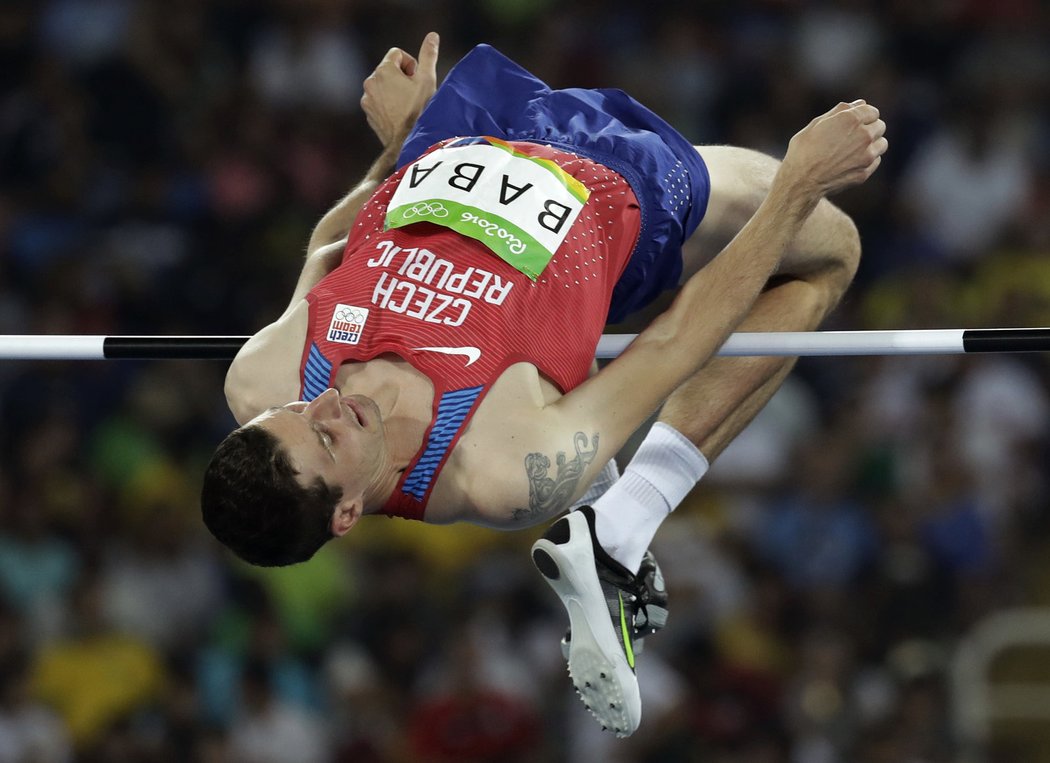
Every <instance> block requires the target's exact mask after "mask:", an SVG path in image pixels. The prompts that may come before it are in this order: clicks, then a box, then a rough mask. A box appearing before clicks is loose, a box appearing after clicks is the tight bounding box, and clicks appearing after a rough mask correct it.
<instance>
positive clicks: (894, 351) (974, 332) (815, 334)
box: [0, 328, 1050, 360]
mask: <svg viewBox="0 0 1050 763" xmlns="http://www.w3.org/2000/svg"><path fill="white" fill-rule="evenodd" d="M635 336H637V335H636V334H605V335H603V336H602V337H601V340H600V341H599V342H598V348H597V351H596V352H595V357H598V358H615V357H616V356H617V355H619V354H620V353H621V352H623V351H624V350H625V349H626V348H627V345H629V344H630V343H631V342H632V341H633V340H634V338H635ZM247 340H248V337H246V336H104V335H68V334H67V335H55V334H7V335H0V360H116V359H138V360H146V359H197V360H206V359H219V360H222V359H226V360H228V359H230V358H232V357H233V356H234V355H236V354H237V351H238V350H239V349H240V348H241V345H243V344H244V343H245V342H246V341H247ZM1046 351H1050V328H1001V329H907V330H897V331H783V332H740V333H736V334H732V335H731V336H730V337H729V339H727V340H726V342H725V344H724V345H722V348H721V349H720V350H719V351H718V354H719V355H721V356H725V357H742V356H763V355H764V356H818V355H823V356H835V355H955V354H961V353H978V352H1046Z"/></svg>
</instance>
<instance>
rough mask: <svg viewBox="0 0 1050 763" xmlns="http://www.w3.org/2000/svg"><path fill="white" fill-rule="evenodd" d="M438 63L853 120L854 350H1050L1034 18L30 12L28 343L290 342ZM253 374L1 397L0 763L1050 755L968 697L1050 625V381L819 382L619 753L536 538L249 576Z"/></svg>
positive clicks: (314, 1)
mask: <svg viewBox="0 0 1050 763" xmlns="http://www.w3.org/2000/svg"><path fill="white" fill-rule="evenodd" d="M430 29H436V30H438V31H439V32H440V33H441V35H442V59H441V68H442V70H447V68H448V66H450V65H451V64H452V63H453V62H455V61H456V60H457V59H458V58H459V57H460V56H461V55H462V54H463V53H464V52H465V51H466V50H468V49H469V48H470V47H471V46H473V45H474V44H476V43H478V42H489V43H491V44H493V45H495V46H496V47H498V48H500V49H501V50H503V51H504V52H505V53H507V54H508V55H510V56H511V57H513V58H516V59H517V60H519V61H520V62H521V63H522V64H523V65H525V66H526V67H528V68H530V69H531V70H532V71H534V72H535V73H536V74H537V75H539V76H541V77H543V78H545V79H546V80H547V81H548V82H550V83H551V84H552V85H554V86H565V87H568V86H593V87H620V88H623V89H625V90H628V91H629V92H631V93H632V94H633V95H635V96H636V97H637V98H638V99H639V100H641V101H642V102H644V103H646V104H647V105H649V106H650V107H651V108H653V109H654V110H655V111H657V112H658V113H661V114H662V115H664V116H665V117H666V118H667V119H668V120H669V121H671V122H672V123H673V124H674V125H675V126H676V127H678V128H679V129H680V130H681V131H682V132H683V133H684V134H685V135H686V136H687V137H689V138H690V139H691V140H692V141H693V142H695V143H698V144H702V143H729V144H735V145H743V146H748V147H752V148H758V149H761V150H764V151H766V152H768V153H770V154H773V155H782V153H783V151H784V148H785V146H786V143H787V140H788V139H789V138H790V136H791V135H792V134H793V133H794V132H795V131H796V130H797V129H798V128H800V127H801V126H802V125H803V124H805V123H806V122H807V121H808V120H809V119H810V118H811V117H812V116H814V115H815V114H818V113H822V112H823V111H825V110H826V109H827V108H829V107H830V106H831V105H833V104H834V103H836V102H838V101H841V100H844V101H850V100H853V99H854V98H858V97H863V98H866V99H867V100H869V101H870V102H872V103H875V104H877V105H878V106H879V108H880V109H881V110H882V114H883V117H884V119H885V121H886V122H887V124H888V125H889V132H888V137H889V140H890V153H889V154H888V155H887V157H886V160H885V162H884V163H883V165H882V167H881V168H880V170H879V171H878V173H877V174H876V176H875V177H874V178H873V179H872V180H871V181H869V182H868V183H867V184H866V185H864V186H863V187H861V188H860V189H856V190H853V191H850V192H848V193H847V194H844V195H843V196H841V197H840V198H839V199H838V203H839V204H840V205H841V206H842V207H843V208H844V209H845V210H846V211H847V212H849V213H850V214H851V215H852V216H853V218H854V219H855V220H856V222H857V224H858V226H859V228H860V230H861V235H862V238H863V243H864V252H865V253H864V261H863V264H862V266H861V271H860V273H859V275H858V278H857V282H856V285H855V287H854V288H853V289H852V291H851V292H850V294H849V295H848V296H847V299H846V301H845V302H844V304H843V305H842V306H841V307H840V309H839V310H838V311H837V312H836V314H835V315H834V316H833V319H832V322H831V323H830V324H829V325H828V326H827V327H828V328H843V329H864V328H867V329H875V328H935V327H956V326H959V327H963V326H965V327H994V326H1039V325H1042V324H1045V323H1047V318H1046V316H1047V315H1050V257H1048V255H1050V46H1047V44H1046V40H1047V39H1050V7H1048V6H1047V4H1046V3H1045V2H1042V0H936V1H935V2H911V1H910V0H891V2H876V1H875V0H839V1H838V2H830V1H828V2H821V1H820V0H748V1H747V2H730V1H729V0H712V1H711V2H693V3H686V2H670V1H668V0H653V1H652V2H647V3H636V2H627V1H626V0H618V1H615V0H613V1H610V0H604V1H601V2H599V1H598V0H582V1H581V2H576V3H571V4H568V3H557V2H554V0H435V1H434V2H420V1H419V0H385V1H384V2H379V0H178V2H161V1H160V0H5V2H3V3H2V4H0V79H2V83H3V84H2V87H0V333H3V334H17V333H70V334H76V333H80V334H122V333H123V334H248V333H251V332H253V331H254V330H256V329H257V328H259V327H260V326H262V325H264V324H265V323H267V322H269V321H270V320H272V319H273V318H274V317H275V316H276V315H277V314H279V312H280V311H281V310H282V309H283V307H284V305H285V303H286V300H287V298H288V295H289V294H290V291H291V287H292V285H293V283H294V280H295V278H296V276H297V274H298V271H299V267H300V265H301V262H302V254H303V251H304V247H305V243H306V240H307V237H308V234H309V230H310V228H311V226H312V225H313V223H314V222H316V220H317V219H318V218H319V217H320V215H321V214H322V213H323V212H324V211H325V210H326V209H327V207H328V206H329V205H330V204H331V203H333V202H334V201H335V200H336V199H337V198H339V197H340V196H341V195H342V194H343V193H345V191H346V190H347V189H348V188H349V187H350V186H351V185H352V184H353V183H355V182H356V180H357V179H358V178H359V177H360V175H361V174H362V173H363V171H364V170H365V168H366V167H367V166H368V164H369V163H370V162H371V160H372V158H373V157H374V156H375V155H376V153H377V150H378V142H377V141H376V139H375V138H374V137H373V136H372V135H371V133H370V132H369V130H368V128H367V126H366V124H365V120H364V118H363V116H362V114H361V113H360V109H359V105H358V99H359V98H360V93H361V81H362V80H363V78H364V77H365V76H367V74H368V73H369V71H370V70H371V67H372V66H373V65H374V64H375V63H376V62H377V61H378V60H379V59H380V58H381V57H382V55H383V53H384V52H385V51H386V49H387V48H388V47H390V46H392V45H398V46H401V47H405V48H407V49H408V50H410V51H414V50H415V49H416V48H417V46H418V44H419V41H420V40H421V39H422V37H423V34H424V33H425V32H426V31H428V30H430ZM440 73H441V72H440V71H439V74H440ZM224 371H225V364H224V363H222V362H219V361H165V362H131V361H120V362H117V361H111V362H106V363H88V362H79V363H74V362H39V363H28V362H10V361H0V435H2V436H0V451H2V459H0V517H2V519H0V763H8V762H14V761H17V762H19V763H29V762H32V763H52V762H60V761H73V760H76V761H151V762H153V761H159V762H161V763H163V762H164V761H201V762H207V761H232V762H234V763H271V761H272V762H274V763H276V762H278V761H281V762H286V761H297V762H299V763H326V762H327V761H332V762H333V763H334V762H338V761H351V760H352V761H363V762H367V761H376V762H377V763H380V762H381V763H407V762H409V761H421V762H423V763H439V762H440V763H444V762H446V761H447V762H449V763H451V762H452V761H457V762H465V763H488V762H489V761H500V762H501V763H517V762H520V763H532V762H533V761H536V762H539V761H543V762H546V761H553V762H555V763H557V762H558V761H584V762H585V763H586V762H588V761H609V762H610V763H616V762H618V761H623V762H625V763H626V762H635V761H637V762H639V763H649V762H651V763H657V762H661V763H662V762H664V761H668V762H671V763H674V762H677V761H682V762H687V761H688V762H690V763H692V762H693V761H701V760H702V761H712V762H716V763H897V762H904V763H955V762H956V761H977V760H987V761H996V762H997V763H1007V762H1009V761H1025V762H1027V761H1038V760H1045V759H1046V758H1040V757H1039V755H1040V754H1041V753H1040V752H1039V751H1040V750H1045V749H1050V720H1045V721H1043V722H1042V723H1034V724H1029V725H1024V724H1021V725H1016V724H1015V725H1014V726H1010V727H1009V728H1008V729H1007V730H1006V731H998V730H997V731H995V733H994V734H993V735H992V737H991V739H990V741H989V742H988V743H987V744H982V743H981V741H982V740H980V739H977V738H975V737H974V734H973V731H974V730H973V729H972V728H967V727H966V726H965V725H964V724H960V723H958V722H957V717H958V713H957V709H958V707H959V706H960V703H962V702H963V701H964V698H962V697H961V696H960V692H962V689H960V688H959V686H958V685H957V683H958V682H956V681H953V679H952V677H953V675H954V674H955V673H954V669H953V666H954V665H955V664H956V659H957V656H958V653H959V647H960V644H962V643H965V641H966V639H967V638H968V636H969V635H970V634H972V633H973V632H975V631H974V629H975V628H979V627H980V624H981V623H984V622H988V620H989V618H994V617H995V616H996V614H997V613H1002V612H1004V611H1007V610H1012V609H1014V608H1017V607H1036V606H1043V605H1050V575H1048V574H1047V564H1046V562H1045V559H1046V558H1048V557H1047V554H1046V552H1047V550H1050V483H1048V479H1047V474H1046V469H1045V468H1044V464H1045V463H1046V461H1047V456H1048V455H1050V454H1048V446H1050V437H1048V432H1050V430H1048V427H1047V423H1048V419H1050V386H1048V383H1050V364H1048V363H1047V361H1046V357H1045V356H1043V355H989V356H972V355H971V356H945V357H923V358H908V357H906V358H853V359H850V358H834V359H820V360H817V359H809V360H803V361H802V362H800V364H799V366H798V370H797V372H796V373H795V374H794V375H793V376H792V377H791V379H790V380H789V382H788V384H787V385H786V386H785V388H784V389H783V391H782V392H781V393H780V394H778V395H777V397H776V398H775V399H774V400H773V402H772V403H771V404H770V406H769V407H768V408H767V409H766V411H764V412H763V413H762V414H761V416H760V417H759V419H758V420H757V421H756V422H755V424H754V425H753V426H752V428H750V429H749V430H748V431H747V432H745V434H744V435H743V436H742V437H741V438H740V439H739V440H738V441H737V442H736V443H734V445H733V446H732V447H731V448H730V449H729V450H728V451H727V452H726V453H725V454H724V456H723V458H722V459H720V460H719V462H718V463H717V464H716V465H715V467H714V469H713V470H712V472H711V474H710V476H709V478H707V479H705V481H704V482H703V483H702V484H701V486H700V487H698V488H697V490H696V491H695V492H694V493H693V495H692V496H690V498H689V500H688V502H687V504H686V505H684V506H683V507H681V508H680V509H679V510H678V511H677V512H676V513H675V514H674V515H673V516H672V518H671V519H670V520H669V521H668V523H667V525H666V526H665V528H664V529H663V530H662V531H661V534H660V536H659V537H658V539H657V541H656V545H655V547H654V548H655V551H656V552H657V555H658V557H659V558H660V559H661V562H662V564H663V566H664V572H665V574H666V576H667V578H668V581H669V584H670V587H671V595H672V611H671V618H670V622H669V625H668V627H667V628H666V629H665V630H664V631H663V632H662V633H660V634H659V635H658V636H657V637H654V638H652V639H649V642H650V643H647V644H646V649H645V652H644V653H643V654H642V655H641V657H640V658H639V665H640V668H639V670H640V680H641V684H642V690H643V698H644V708H645V709H644V721H643V725H642V728H641V729H640V731H639V732H638V733H637V734H636V735H635V736H634V737H632V738H631V739H629V740H625V741H618V740H614V739H613V738H612V737H610V736H608V735H603V734H602V733H601V732H600V730H599V729H598V728H597V726H596V725H595V724H594V723H593V721H592V719H591V718H590V717H589V716H588V715H587V714H586V713H585V712H584V711H583V709H582V707H580V706H579V705H578V703H577V701H576V699H575V697H574V696H573V694H572V691H571V686H570V683H569V680H568V678H567V676H566V675H565V668H564V662H563V660H562V657H561V654H560V651H559V648H558V641H559V639H560V638H561V635H562V632H563V629H564V626H565V622H564V615H563V613H562V612H561V611H560V610H559V608H558V607H557V602H556V600H555V599H554V597H553V596H552V595H550V593H549V591H548V590H547V589H546V587H545V586H544V584H543V583H542V582H541V581H540V579H539V577H538V576H537V575H536V574H535V573H534V571H533V570H532V567H531V565H530V563H529V559H528V553H527V549H528V547H529V544H530V543H531V542H532V540H534V538H535V536H536V535H538V534H539V532H541V529H540V528H537V529H536V530H535V531H525V532H519V533H514V534H500V533H496V532H493V531H487V530H481V529H478V528H472V527H467V526H462V527H459V526H457V527H451V528H437V527H433V528H431V527H422V526H416V525H414V524H412V523H407V522H403V521H401V520H385V519H375V520H372V521H370V522H366V523H363V524H362V526H361V527H360V528H358V529H355V531H354V533H352V537H350V538H347V539H344V540H343V541H341V542H339V543H332V544H329V545H328V546H327V547H326V548H325V549H323V550H322V552H321V553H319V554H318V556H317V557H316V558H315V559H314V560H313V561H311V562H310V563H309V564H306V565H302V566H299V567H294V568H290V569H286V570H266V571H262V570H257V569H251V568H248V567H246V566H244V565H241V564H238V563H235V562H234V561H233V560H232V559H231V557H230V556H229V555H227V554H226V553H225V552H224V551H223V550H222V549H221V548H219V547H218V545H217V544H216V543H215V542H214V541H213V540H212V539H211V538H210V536H208V535H207V533H206V531H204V530H203V528H202V525H201V522H200V520H199V513H198V506H197V491H198V485H199V480H200V475H201V472H202V469H203V465H204V463H206V460H207V458H208V457H209V455H210V452H211V450H212V449H213V447H214V446H215V444H216V443H217V442H218V441H219V440H220V439H221V437H222V436H224V435H225V433H226V432H227V431H228V430H229V429H230V428H232V426H233V421H232V419H231V418H230V415H229V413H228V411H227V410H226V407H225V401H224V399H223V395H222V381H223V375H224ZM365 525H368V526H367V527H366V526H365ZM1025 659H1026V658H1020V662H1019V663H1017V664H1014V665H1012V666H1011V665H1009V664H1007V668H1004V670H1007V669H1008V670H1007V672H1008V673H1010V674H1011V675H1020V676H1025V675H1033V674H1038V673H1039V670H1038V666H1037V665H1035V663H1032V662H1030V661H1029V662H1026V661H1025ZM1015 662H1016V660H1015ZM1007 663H1009V660H1007ZM1042 664H1045V657H1044V658H1043V663H1042ZM1042 673H1043V674H1046V673H1047V671H1046V670H1045V668H1044V669H1043V670H1042ZM971 688H972V687H971ZM962 693H963V694H964V693H965V692H962Z"/></svg>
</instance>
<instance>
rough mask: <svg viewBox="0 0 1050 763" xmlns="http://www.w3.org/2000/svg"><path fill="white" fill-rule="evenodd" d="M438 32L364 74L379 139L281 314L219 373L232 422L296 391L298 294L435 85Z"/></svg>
mask: <svg viewBox="0 0 1050 763" xmlns="http://www.w3.org/2000/svg"><path fill="white" fill-rule="evenodd" d="M437 57H438V37H437V35H436V34H435V33H433V32H431V33H430V34H428V35H427V36H426V38H425V39H424V40H423V45H422V47H421V48H420V53H419V60H418V61H417V60H416V59H415V58H414V57H413V56H412V55H411V54H409V53H406V52H405V51H403V50H401V49H400V48H391V49H390V50H389V51H388V52H387V54H386V55H385V56H384V57H383V60H382V61H381V62H380V63H379V65H378V66H377V67H376V68H375V71H373V72H372V74H371V75H370V76H369V77H368V79H366V80H365V83H364V91H365V92H364V95H363V96H362V98H361V107H362V108H363V109H364V112H365V116H366V117H367V119H368V124H369V126H370V127H371V128H372V130H373V131H374V132H375V134H376V136H377V137H378V138H379V140H380V142H381V143H382V145H383V150H382V152H381V153H380V155H379V157H378V158H377V159H376V160H375V161H374V162H373V163H372V166H371V167H370V168H369V170H368V172H367V173H366V174H365V177H364V178H362V180H361V182H359V183H358V184H357V185H356V186H355V187H354V188H353V190H351V191H350V193H348V194H347V195H346V196H345V197H343V198H342V199H341V200H340V201H339V202H338V203H336V204H335V206H333V207H332V208H331V209H330V210H329V211H328V212H326V213H325V215H324V216H323V217H322V218H321V219H320V221H318V223H317V225H316V226H315V227H314V230H313V233H312V234H311V236H310V241H309V243H308V244H307V247H306V261H305V262H304V263H303V268H302V271H300V273H299V278H298V280H297V282H296V285H295V289H294V290H293V292H292V297H291V299H290V300H289V303H288V307H287V308H286V309H285V311H284V313H283V314H282V315H281V316H280V317H279V318H278V319H277V320H276V321H274V322H273V323H271V324H269V325H267V326H265V327H263V328H262V329H261V330H259V331H258V332H256V334H255V335H253V336H252V338H251V339H249V340H248V342H246V343H245V345H244V346H243V347H242V348H241V350H240V352H238V353H237V356H236V357H235V358H234V360H233V363H232V364H231V365H230V369H229V371H228V372H227V374H226V386H225V391H226V400H227V402H228V403H229V406H230V410H231V411H232V412H233V415H234V418H236V419H237V421H238V422H241V423H244V422H246V421H249V420H250V419H252V418H254V417H255V416H256V415H258V413H260V412H261V411H262V410H264V409H265V408H267V407H269V406H271V405H280V404H283V403H286V402H288V400H290V399H292V398H293V397H294V396H295V395H296V390H298V370H299V358H300V354H301V352H302V344H303V337H304V331H305V325H306V324H305V311H304V310H303V309H302V307H303V305H304V304H305V302H304V299H305V298H306V295H307V294H308V293H309V291H310V290H311V289H312V288H313V287H314V286H316V285H317V283H318V282H319V281H320V280H321V279H322V278H324V277H325V276H326V275H328V274H329V273H331V272H332V271H333V270H334V269H335V268H336V267H338V266H339V263H340V262H342V259H343V250H344V249H345V247H346V237H347V235H348V234H349V231H350V229H351V227H352V226H353V224H354V220H355V219H356V218H357V214H358V212H360V211H361V207H362V206H363V205H364V204H365V202H366V201H368V199H369V198H370V197H371V196H372V194H373V193H374V192H375V190H376V188H377V187H378V186H379V184H380V183H382V182H383V180H384V179H386V177H387V176H388V175H389V174H390V172H391V171H392V170H393V169H394V165H395V162H396V161H397V155H398V152H399V151H400V149H401V144H402V143H403V142H404V139H405V137H406V136H407V135H408V132H409V131H410V130H411V128H412V126H413V125H414V124H415V121H416V119H417V118H418V117H419V114H420V112H422V110H423V107H424V106H425V105H426V103H427V101H428V100H429V99H430V96H432V95H433V94H434V90H435V88H436V78H437V74H436V70H437Z"/></svg>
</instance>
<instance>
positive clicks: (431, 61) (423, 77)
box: [289, 32, 439, 307]
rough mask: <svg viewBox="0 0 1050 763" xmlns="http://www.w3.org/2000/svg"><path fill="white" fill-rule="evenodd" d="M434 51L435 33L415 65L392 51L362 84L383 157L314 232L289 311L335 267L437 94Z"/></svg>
mask: <svg viewBox="0 0 1050 763" xmlns="http://www.w3.org/2000/svg"><path fill="white" fill-rule="evenodd" d="M438 46H439V39H438V35H437V33H436V32H430V33H429V34H428V35H427V36H426V37H425V38H424V39H423V44H422V46H421V47H420V49H419V59H418V60H417V59H415V58H414V57H413V56H412V55H410V54H409V53H407V52H405V51H404V50H401V49H400V48H391V49H390V50H389V51H387V54H386V55H385V56H384V57H383V60H382V61H380V62H379V65H378V66H377V67H376V68H375V71H373V72H372V74H371V75H369V77H368V79H366V80H365V82H364V95H362V96H361V108H362V109H363V110H364V112H365V117H366V118H367V119H368V124H369V126H370V127H371V128H372V131H373V132H375V134H376V137H378V138H379V140H380V142H381V143H382V144H383V151H382V153H381V154H380V155H379V156H378V157H377V158H376V160H375V161H374V162H373V163H372V166H371V167H369V169H368V172H367V173H365V176H364V177H363V178H362V179H361V182H360V183H358V184H357V185H356V186H355V187H354V188H353V190H351V191H350V193H348V194H347V195H346V196H344V197H343V198H342V199H340V200H339V202H338V203H336V204H335V206H333V207H332V208H331V209H330V210H328V212H326V213H325V214H324V216H323V217H322V218H321V219H320V220H319V221H318V223H317V225H316V226H314V230H313V233H312V234H311V235H310V241H309V243H308V244H307V246H306V263H305V265H304V266H303V271H302V273H301V274H300V276H299V281H298V282H297V283H296V286H295V291H294V292H293V294H292V299H291V301H290V305H289V307H294V306H295V305H296V304H297V303H298V302H299V300H301V299H303V298H304V297H305V296H306V294H307V293H308V292H309V291H310V289H312V288H313V287H314V285H316V284H317V282H318V281H320V280H321V279H322V278H324V277H325V276H326V275H328V273H330V272H331V271H332V270H333V269H334V268H335V267H336V266H337V265H338V264H339V262H340V261H341V259H342V253H343V246H345V244H346V237H347V235H348V234H349V233H350V228H351V227H353V224H354V220H356V219H357V213H358V212H360V211H361V207H362V206H364V203H365V202H366V201H368V199H370V198H371V197H372V194H373V193H375V191H376V189H377V188H378V187H379V184H380V183H382V182H383V181H384V180H385V179H386V178H387V176H389V175H390V173H391V172H393V170H394V165H395V163H396V162H397V156H398V152H399V151H400V150H401V144H402V143H403V142H404V140H405V138H406V137H407V136H408V133H409V131H410V130H411V129H412V126H413V125H414V124H415V122H416V119H417V118H418V117H419V114H420V112H422V111H423V107H424V106H426V103H427V101H428V100H430V97H431V96H432V95H433V94H434V90H435V89H436V88H437V60H438Z"/></svg>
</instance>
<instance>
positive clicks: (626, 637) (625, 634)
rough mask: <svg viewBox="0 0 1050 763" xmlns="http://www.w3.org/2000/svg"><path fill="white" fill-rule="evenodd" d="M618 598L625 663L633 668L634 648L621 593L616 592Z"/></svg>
mask: <svg viewBox="0 0 1050 763" xmlns="http://www.w3.org/2000/svg"><path fill="white" fill-rule="evenodd" d="M616 596H617V598H619V600H620V635H621V637H622V638H623V651H624V652H626V654H627V664H628V665H630V666H631V670H634V648H633V647H632V646H631V631H630V628H629V627H628V625H627V613H626V612H625V611H624V608H623V594H622V593H619V592H617V594H616Z"/></svg>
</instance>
